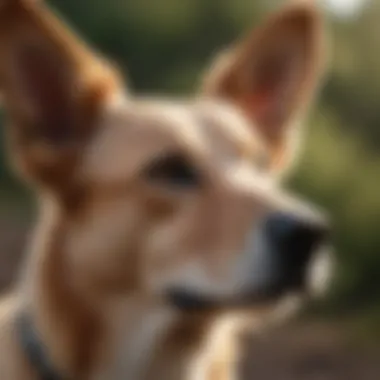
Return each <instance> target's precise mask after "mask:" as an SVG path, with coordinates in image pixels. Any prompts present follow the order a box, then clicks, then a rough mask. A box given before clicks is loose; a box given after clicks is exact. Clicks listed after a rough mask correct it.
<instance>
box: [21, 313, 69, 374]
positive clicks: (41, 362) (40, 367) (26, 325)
mask: <svg viewBox="0 0 380 380" xmlns="http://www.w3.org/2000/svg"><path fill="white" fill-rule="evenodd" d="M17 334H18V339H19V342H20V344H21V347H22V349H23V351H24V353H25V355H26V357H27V359H28V360H29V362H30V364H31V365H32V366H33V368H34V369H35V370H36V372H37V374H38V378H39V380H64V378H63V376H61V374H60V373H58V371H57V370H56V368H54V365H53V363H52V362H51V360H50V358H49V355H48V352H47V349H46V347H45V346H44V344H43V342H42V340H41V337H40V336H39V334H38V332H37V330H36V329H35V326H34V324H33V321H32V318H31V316H30V315H29V314H28V313H26V312H23V313H22V314H20V315H19V316H18V318H17Z"/></svg>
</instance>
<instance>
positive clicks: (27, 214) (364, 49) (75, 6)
mask: <svg viewBox="0 0 380 380" xmlns="http://www.w3.org/2000/svg"><path fill="white" fill-rule="evenodd" d="M315 1H317V0H315ZM282 2H283V1H280V0H279V1H276V0H261V1H260V0H107V1H93V0H80V1H78V0H55V1H53V0H52V1H50V3H51V4H52V5H54V7H56V9H57V10H58V11H59V12H60V13H61V14H62V15H63V16H64V17H65V18H66V19H67V20H70V23H71V24H72V25H73V26H74V27H75V28H76V29H77V30H78V31H79V32H80V33H82V34H83V35H85V36H86V37H87V39H88V40H89V41H90V42H91V43H93V45H95V46H97V47H98V48H99V49H100V50H101V51H102V52H103V53H105V54H106V55H107V56H109V57H111V58H112V59H113V60H115V61H116V62H117V63H118V64H119V66H120V67H121V69H122V70H123V71H124V72H125V73H126V75H128V78H129V82H130V86H131V87H132V88H133V89H134V90H135V91H138V92H149V93H165V94H166V95H173V96H176V95H182V94H189V93H191V92H195V91H196V90H197V86H198V85H199V80H200V78H201V75H202V72H203V71H204V70H205V69H206V68H207V67H208V64H209V62H210V60H211V59H212V57H213V55H214V54H215V53H216V52H217V51H219V50H220V49H222V48H223V47H225V46H226V45H228V44H229V43H230V42H232V41H234V40H235V39H236V38H237V37H238V36H240V35H241V34H242V33H243V32H244V31H247V30H248V29H249V28H251V27H252V26H253V25H255V24H256V23H258V22H260V20H261V19H262V17H263V16H265V15H266V14H267V13H268V12H270V11H272V10H273V9H274V8H276V7H278V5H279V4H280V3H282ZM320 4H321V7H322V8H323V9H324V12H325V13H326V19H327V21H328V23H327V25H328V29H329V34H330V66H329V70H328V75H327V77H326V81H325V86H324V87H323V89H322V94H321V97H320V100H319V101H318V102H317V104H316V107H314V110H313V112H312V114H311V117H310V119H309V122H308V123H307V126H306V127H307V134H306V136H307V139H306V144H305V146H304V149H303V152H302V156H301V159H300V161H299V164H298V165H297V167H296V168H295V170H294V172H293V173H292V175H291V177H290V178H289V180H288V186H289V187H290V188H292V189H293V190H296V191H297V192H298V193H300V194H301V195H302V196H304V197H307V198H309V199H311V200H313V201H314V202H316V203H317V204H319V205H321V206H322V207H324V208H325V209H326V210H328V212H329V213H330V215H331V217H332V220H333V222H334V245H335V247H336V255H337V259H338V272H337V275H336V278H335V280H334V284H333V288H332V291H331V294H330V295H329V297H328V299H327V300H326V301H324V302H322V303H319V304H318V305H311V306H310V308H309V309H308V311H307V312H306V313H305V315H304V316H303V318H301V319H300V320H298V321H297V322H294V323H292V324H291V326H287V327H286V328H283V329H281V330H279V331H275V332H273V333H272V334H271V335H270V336H265V337H264V336H263V337H257V338H256V339H255V342H253V343H252V344H251V347H252V348H250V350H249V351H248V360H247V362H246V363H245V365H244V366H243V367H244V371H245V373H246V374H247V376H246V377H247V378H251V377H252V378H257V376H258V378H259V379H264V380H266V379H268V380H286V379H288V378H289V379H292V380H297V379H310V380H311V379H313V380H314V379H326V380H328V379H331V380H338V379H345V380H349V379H353V380H372V379H373V380H375V379H377V380H378V379H379V378H380V363H379V362H380V361H379V360H378V359H379V358H380V345H379V347H376V346H377V342H378V341H380V339H379V338H380V1H378V0H373V1H372V2H371V1H370V0H320ZM0 123H1V121H0ZM2 130H3V128H2ZM2 135H3V134H2ZM5 151H6V147H5V144H4V137H3V136H2V140H1V148H0V289H5V287H7V286H8V284H9V283H10V281H11V280H12V279H13V278H14V276H15V274H16V273H17V272H16V271H15V269H16V268H17V264H18V262H19V259H20V257H21V256H22V253H23V250H24V245H25V241H26V239H27V231H28V230H29V227H30V226H31V225H32V223H33V219H34V215H35V207H34V202H33V196H32V194H30V193H29V192H28V190H25V189H24V188H23V186H22V184H20V183H19V182H18V180H17V179H15V178H14V177H13V176H12V174H11V170H10V169H9V166H8V164H7V160H6V158H5ZM273 363H276V365H275V366H274V365H273ZM255 376H256V377H255ZM260 376H261V377H260Z"/></svg>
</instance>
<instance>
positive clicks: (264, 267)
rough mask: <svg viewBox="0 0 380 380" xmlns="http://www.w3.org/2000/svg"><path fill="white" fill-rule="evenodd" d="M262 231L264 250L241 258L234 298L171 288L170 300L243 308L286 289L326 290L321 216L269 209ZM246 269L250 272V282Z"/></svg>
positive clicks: (193, 306)
mask: <svg viewBox="0 0 380 380" xmlns="http://www.w3.org/2000/svg"><path fill="white" fill-rule="evenodd" d="M260 235H261V239H262V240H263V241H264V242H265V244H262V245H263V246H264V248H263V247H261V249H260V250H259V251H260V252H258V253H254V254H253V255H250V258H249V260H247V261H246V262H243V266H244V268H243V269H244V270H242V271H241V273H245V275H244V276H243V277H244V279H241V286H240V288H239V291H236V293H235V294H234V295H233V296H229V297H226V298H225V299H223V298H214V297H210V296H205V295H202V294H199V293H195V292H194V291H190V290H185V289H178V288H177V289H171V291H170V292H169V299H170V301H171V303H172V304H174V305H176V306H177V307H178V308H180V309H181V310H186V311H200V310H212V309H217V308H221V307H230V308H231V307H236V308H241V307H250V306H253V305H257V304H264V303H266V302H273V301H274V300H276V299H279V298H281V297H282V296H284V295H286V294H287V293H293V292H294V293H300V294H305V295H307V294H311V296H314V295H315V293H316V292H317V291H323V290H324V289H325V287H326V284H327V283H328V279H329V278H328V277H329V275H330V272H331V259H330V255H329V253H328V252H327V251H325V250H324V249H323V248H324V247H325V246H327V244H328V241H329V227H328V225H327V224H326V223H325V222H324V221H323V220H322V219H320V218H312V217H305V216H301V215H298V214H296V213H273V214H271V215H269V217H268V218H267V219H266V221H265V222H264V224H263V226H262V228H261V231H260ZM247 273H251V275H250V278H249V276H248V280H247Z"/></svg>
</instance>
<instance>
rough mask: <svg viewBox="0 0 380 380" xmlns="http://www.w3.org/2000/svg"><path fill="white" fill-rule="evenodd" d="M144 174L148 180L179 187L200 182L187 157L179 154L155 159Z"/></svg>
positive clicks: (190, 185) (195, 184)
mask: <svg viewBox="0 0 380 380" xmlns="http://www.w3.org/2000/svg"><path fill="white" fill-rule="evenodd" d="M145 174H146V177H147V178H148V179H149V180H150V181H155V182H158V183H161V184H162V185H169V186H176V187H179V188H188V187H194V186H198V185H199V183H200V178H199V175H198V173H197V170H196V169H195V168H194V166H193V165H192V164H191V162H189V160H188V159H186V158H185V157H183V156H181V155H179V154H172V155H169V156H165V157H162V158H159V159H156V160H155V161H154V162H152V163H151V164H150V165H149V166H148V168H147V169H146V173H145Z"/></svg>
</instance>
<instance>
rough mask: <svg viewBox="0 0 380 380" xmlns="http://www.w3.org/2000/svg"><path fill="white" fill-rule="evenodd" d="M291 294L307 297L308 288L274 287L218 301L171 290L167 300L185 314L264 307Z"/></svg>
mask: <svg viewBox="0 0 380 380" xmlns="http://www.w3.org/2000/svg"><path fill="white" fill-rule="evenodd" d="M289 293H297V294H298V295H299V296H300V297H301V296H302V297H303V296H304V297H306V296H307V292H306V288H305V289H304V288H303V287H302V286H300V287H298V286H294V287H291V286H289V287H287V286H282V285H281V286H280V285H279V286H273V287H271V288H267V289H262V290H255V291H254V292H250V293H246V294H242V295H241V296H238V297H231V298H228V299H221V298H219V299H217V298H213V297H207V296H203V295H200V294H196V293H191V292H187V291H183V290H180V289H171V290H170V291H168V292H167V295H166V296H167V300H168V301H169V303H170V304H171V305H173V306H174V307H176V308H177V309H179V310H181V311H185V312H213V311H218V310H226V309H246V308H247V309H249V308H251V307H255V306H258V307H263V306H265V305H267V304H271V303H272V302H275V301H277V300H279V299H281V298H282V297H284V296H285V295H287V294H289Z"/></svg>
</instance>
